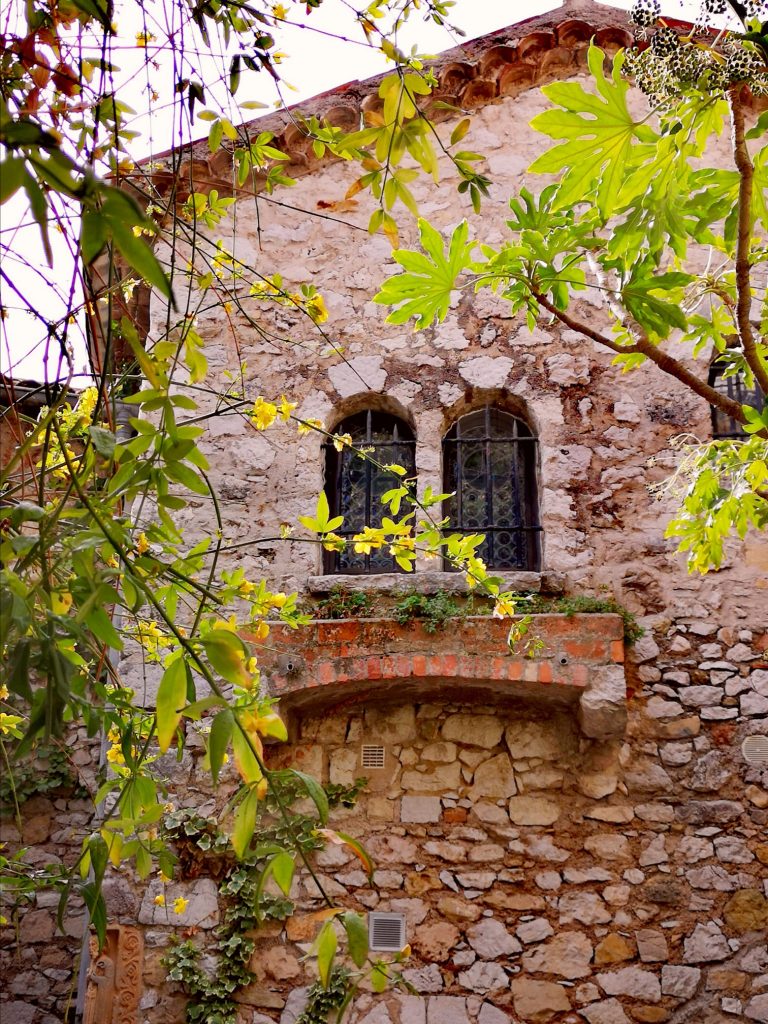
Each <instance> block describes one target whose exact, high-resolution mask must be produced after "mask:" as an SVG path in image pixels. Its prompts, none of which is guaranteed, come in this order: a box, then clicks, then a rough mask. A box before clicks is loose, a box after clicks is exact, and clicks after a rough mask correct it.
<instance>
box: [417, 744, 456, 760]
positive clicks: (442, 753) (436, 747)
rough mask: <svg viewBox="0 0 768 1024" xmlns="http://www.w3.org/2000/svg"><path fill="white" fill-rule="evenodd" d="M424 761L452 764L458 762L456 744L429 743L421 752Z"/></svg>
mask: <svg viewBox="0 0 768 1024" xmlns="http://www.w3.org/2000/svg"><path fill="white" fill-rule="evenodd" d="M420 760H422V761H441V762H445V763H446V764H450V763H451V762H452V761H455V760H456V744H455V743H441V742H437V743H429V744H428V745H427V746H426V747H424V749H423V750H422V752H421V757H420Z"/></svg>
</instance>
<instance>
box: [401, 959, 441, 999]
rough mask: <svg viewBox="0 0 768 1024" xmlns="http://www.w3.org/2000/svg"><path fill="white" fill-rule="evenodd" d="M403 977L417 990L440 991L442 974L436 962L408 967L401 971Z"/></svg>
mask: <svg viewBox="0 0 768 1024" xmlns="http://www.w3.org/2000/svg"><path fill="white" fill-rule="evenodd" d="M403 977H404V978H405V980H406V981H407V982H408V984H409V985H413V987H414V988H415V989H416V991H417V992H442V990H443V976H442V974H441V973H440V968H439V967H438V966H437V964H426V965H425V966H424V967H409V968H408V969H406V970H404V971H403Z"/></svg>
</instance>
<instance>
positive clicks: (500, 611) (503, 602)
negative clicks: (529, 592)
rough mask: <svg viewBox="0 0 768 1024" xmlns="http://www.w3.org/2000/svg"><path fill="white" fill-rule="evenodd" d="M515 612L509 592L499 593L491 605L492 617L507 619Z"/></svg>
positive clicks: (513, 602)
mask: <svg viewBox="0 0 768 1024" xmlns="http://www.w3.org/2000/svg"><path fill="white" fill-rule="evenodd" d="M514 614H515V601H514V598H513V597H512V596H511V595H510V594H500V595H499V597H498V599H497V600H496V604H495V605H494V606H493V617H494V619H507V618H509V617H510V616H512V615H514Z"/></svg>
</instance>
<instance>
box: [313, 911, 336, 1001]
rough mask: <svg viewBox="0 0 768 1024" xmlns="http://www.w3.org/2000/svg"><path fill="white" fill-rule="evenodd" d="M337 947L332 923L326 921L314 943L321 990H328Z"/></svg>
mask: <svg viewBox="0 0 768 1024" xmlns="http://www.w3.org/2000/svg"><path fill="white" fill-rule="evenodd" d="M337 945H338V940H337V938H336V930H335V929H334V927H333V921H326V922H325V924H324V925H323V927H322V929H321V930H320V934H319V935H318V937H317V942H316V943H315V948H316V949H317V972H318V974H319V975H320V982H321V984H322V986H323V988H328V982H329V981H330V978H331V968H332V967H333V960H334V957H335V956H336V946H337Z"/></svg>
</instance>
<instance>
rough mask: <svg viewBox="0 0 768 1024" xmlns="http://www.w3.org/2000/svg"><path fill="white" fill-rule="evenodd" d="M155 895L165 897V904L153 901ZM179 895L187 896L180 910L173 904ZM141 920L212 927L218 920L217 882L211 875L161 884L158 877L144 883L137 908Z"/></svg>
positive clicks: (164, 923) (184, 925)
mask: <svg viewBox="0 0 768 1024" xmlns="http://www.w3.org/2000/svg"><path fill="white" fill-rule="evenodd" d="M156 896H164V897H165V905H164V906H158V905H157V904H156V903H155V897H156ZM179 897H181V898H183V899H186V900H188V903H187V905H186V907H185V909H184V910H183V911H182V913H180V914H177V913H176V912H175V911H174V910H173V909H172V908H173V903H174V901H175V900H176V899H178V898H179ZM139 922H140V923H141V924H153V925H166V926H167V925H173V926H174V927H176V928H204V929H209V928H215V927H216V925H217V924H218V923H219V901H218V889H217V887H216V883H215V882H214V881H213V879H211V878H200V879H198V880H197V881H196V882H175V883H172V884H169V885H167V886H164V885H163V883H162V882H161V881H160V880H159V879H158V880H156V881H152V882H150V883H149V885H148V886H147V889H146V891H145V893H144V899H143V900H142V902H141V910H140V911H139Z"/></svg>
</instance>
